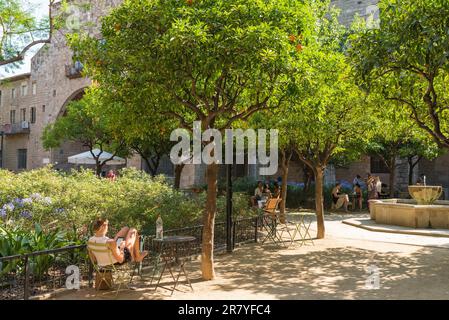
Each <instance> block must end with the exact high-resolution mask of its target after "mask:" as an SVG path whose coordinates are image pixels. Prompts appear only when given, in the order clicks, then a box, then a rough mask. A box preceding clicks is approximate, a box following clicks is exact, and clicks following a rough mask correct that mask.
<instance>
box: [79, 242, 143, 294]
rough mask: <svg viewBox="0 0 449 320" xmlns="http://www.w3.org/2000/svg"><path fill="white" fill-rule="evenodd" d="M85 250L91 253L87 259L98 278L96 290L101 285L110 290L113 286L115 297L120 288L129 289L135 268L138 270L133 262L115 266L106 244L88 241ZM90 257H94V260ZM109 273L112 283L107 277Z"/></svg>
mask: <svg viewBox="0 0 449 320" xmlns="http://www.w3.org/2000/svg"><path fill="white" fill-rule="evenodd" d="M87 250H88V251H89V252H90V253H91V254H89V257H90V260H91V262H92V265H93V267H94V271H95V276H96V277H99V278H100V280H99V281H98V282H97V287H96V290H98V289H99V287H100V286H101V284H102V283H105V284H106V285H107V286H108V287H110V288H111V289H112V288H113V286H114V284H115V285H116V286H117V289H116V294H115V296H116V297H117V295H118V293H119V291H120V289H121V288H122V286H126V288H127V289H130V287H129V285H130V284H131V283H132V280H133V278H134V275H135V271H136V268H138V266H137V264H136V263H135V262H128V263H124V264H122V265H118V264H116V260H115V259H114V257H113V255H112V251H111V248H110V247H109V246H108V244H107V243H96V242H92V241H89V242H88V243H87ZM92 257H95V260H94V259H93V258H92ZM109 272H112V281H111V279H110V278H108V277H107V274H108V273H109Z"/></svg>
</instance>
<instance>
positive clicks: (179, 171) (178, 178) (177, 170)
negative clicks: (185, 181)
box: [174, 163, 185, 189]
mask: <svg viewBox="0 0 449 320" xmlns="http://www.w3.org/2000/svg"><path fill="white" fill-rule="evenodd" d="M184 166H185V163H181V164H177V165H175V185H174V187H175V189H179V188H180V186H181V174H182V169H184Z"/></svg>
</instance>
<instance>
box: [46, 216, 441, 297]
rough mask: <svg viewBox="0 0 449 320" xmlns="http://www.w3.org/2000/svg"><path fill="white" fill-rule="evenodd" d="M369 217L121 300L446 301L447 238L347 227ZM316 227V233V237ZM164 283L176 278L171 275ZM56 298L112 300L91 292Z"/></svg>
mask: <svg viewBox="0 0 449 320" xmlns="http://www.w3.org/2000/svg"><path fill="white" fill-rule="evenodd" d="M355 217H357V218H366V217H367V216H366V215H360V214H355V215H335V214H332V215H327V216H326V239H323V240H316V241H315V245H314V246H312V245H308V246H302V247H301V246H299V245H298V244H295V245H293V246H291V247H289V248H288V249H279V248H277V247H274V246H273V245H271V244H265V245H260V244H249V245H245V246H242V247H240V248H237V249H236V250H235V251H234V253H233V254H230V255H229V254H224V255H217V256H216V259H215V263H216V273H217V277H216V279H215V280H213V281H203V280H202V279H201V275H200V272H199V261H194V262H193V263H191V264H190V265H189V268H188V270H189V271H190V273H191V278H192V282H193V287H194V290H195V291H194V292H193V293H192V292H189V290H188V288H187V287H180V288H181V289H182V290H185V292H178V291H175V293H174V294H173V296H170V294H169V292H168V291H167V290H164V289H158V290H157V292H154V290H153V287H149V282H148V281H146V282H145V281H143V282H138V283H136V288H135V290H127V291H123V292H121V293H120V294H119V295H118V299H178V300H182V299H200V300H201V299H204V300H207V299H225V300H226V299H233V300H235V299H237V300H246V299H448V298H449V268H448V267H447V266H448V265H449V251H448V248H449V238H441V237H428V236H417V235H404V234H392V233H381V232H372V231H368V230H364V229H360V228H357V227H354V226H350V225H347V224H343V223H342V221H343V220H345V219H348V218H355ZM315 227H316V226H315V225H312V229H313V230H312V234H313V235H314V234H315ZM370 266H375V268H378V271H379V280H380V281H379V288H378V289H368V288H367V287H366V284H367V282H369V281H368V280H369V278H368V277H369V274H368V268H369V267H370ZM164 281H167V282H170V279H169V278H165V279H164ZM54 298H56V299H113V298H114V295H113V294H111V293H104V292H103V293H100V294H97V293H96V292H95V290H93V289H83V290H79V291H74V292H68V293H67V292H66V293H62V294H59V295H57V296H56V297H54Z"/></svg>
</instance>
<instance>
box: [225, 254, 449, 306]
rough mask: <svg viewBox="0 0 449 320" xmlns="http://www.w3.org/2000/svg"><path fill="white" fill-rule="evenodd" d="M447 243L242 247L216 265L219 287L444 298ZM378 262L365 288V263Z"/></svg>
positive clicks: (297, 295) (281, 294) (286, 293)
mask: <svg viewBox="0 0 449 320" xmlns="http://www.w3.org/2000/svg"><path fill="white" fill-rule="evenodd" d="M446 250H447V249H436V248H423V249H419V250H418V251H416V252H414V253H411V254H408V255H401V254H399V253H398V252H378V251H372V250H366V249H360V248H356V247H350V246H348V247H337V248H327V249H324V250H316V251H309V252H307V253H300V252H298V251H297V250H295V251H294V252H292V253H291V254H289V253H288V251H289V250H282V251H278V252H272V251H270V252H267V250H266V249H265V248H264V247H263V246H252V247H251V248H244V249H242V250H241V252H238V253H236V254H235V255H233V256H229V258H228V260H226V261H223V262H222V263H220V265H219V267H218V268H217V270H218V272H220V273H221V274H223V276H226V277H229V278H230V279H232V280H230V281H229V282H228V283H227V284H224V285H218V288H219V290H223V291H232V290H235V288H239V289H244V290H248V291H251V292H254V293H265V294H269V295H272V296H273V297H275V298H277V299H421V298H422V299H425V298H433V299H447V298H449V278H448V276H449V270H448V268H447V265H448V263H449V255H448V254H447V253H448V251H446ZM371 265H373V266H376V267H377V268H379V275H380V288H379V289H377V290H376V289H374V290H368V289H366V288H365V285H366V282H367V280H368V276H369V274H368V273H367V270H366V268H367V267H368V266H371Z"/></svg>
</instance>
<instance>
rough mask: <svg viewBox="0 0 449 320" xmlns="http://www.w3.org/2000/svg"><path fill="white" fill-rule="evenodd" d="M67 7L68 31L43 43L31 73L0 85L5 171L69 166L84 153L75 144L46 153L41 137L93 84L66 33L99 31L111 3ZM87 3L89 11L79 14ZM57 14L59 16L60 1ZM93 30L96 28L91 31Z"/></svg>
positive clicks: (93, 0)
mask: <svg viewBox="0 0 449 320" xmlns="http://www.w3.org/2000/svg"><path fill="white" fill-rule="evenodd" d="M77 3H78V4H80V6H77V7H69V9H68V10H67V13H66V14H68V15H70V14H72V15H73V17H74V18H73V19H68V20H67V21H68V23H67V26H66V27H67V28H63V29H61V30H56V31H55V32H54V33H53V36H52V41H51V43H50V44H46V45H44V46H43V47H42V48H41V49H40V50H39V51H38V52H37V54H36V55H35V56H34V57H33V58H32V59H31V70H30V73H27V74H23V75H19V76H14V77H11V78H7V79H3V80H2V81H1V82H0V92H1V100H0V126H1V127H0V131H3V150H2V153H1V154H2V156H3V163H2V165H3V168H7V169H10V170H13V171H18V170H27V169H33V168H38V167H42V166H43V165H46V164H50V163H51V164H54V165H56V167H58V166H59V167H62V168H64V167H67V157H68V156H71V155H74V154H77V153H80V152H82V151H86V150H87V149H86V148H85V147H83V146H81V145H79V144H77V143H69V142H66V143H64V144H63V145H62V146H61V147H60V148H57V149H54V150H45V149H44V148H43V145H42V141H41V137H42V132H43V129H44V128H45V126H46V125H47V124H49V123H52V122H54V121H55V120H56V119H57V118H58V117H61V116H62V115H63V113H64V111H65V107H66V106H67V104H68V103H69V102H70V101H72V100H76V99H80V98H81V97H82V96H83V93H84V89H85V88H86V87H88V86H89V85H90V83H91V81H90V80H89V79H87V78H84V77H82V76H81V70H82V66H81V65H80V64H79V63H74V62H73V61H72V52H71V50H70V49H69V48H68V47H67V44H66V40H65V35H66V33H67V32H68V31H69V27H83V26H89V28H92V33H95V32H96V30H97V28H96V27H95V26H98V25H99V18H100V17H101V16H103V15H104V14H105V13H106V12H107V10H109V9H110V8H111V7H112V6H113V5H115V3H114V1H111V0H108V1H106V0H87V1H86V0H83V1H77ZM85 4H87V5H88V6H86V8H89V10H88V11H87V10H85V11H83V10H81V9H78V8H81V7H82V5H85ZM54 10H55V11H56V12H61V10H62V6H61V3H60V2H58V3H56V4H55V7H54ZM92 26H93V27H92Z"/></svg>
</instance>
